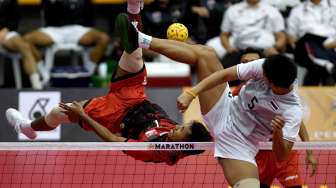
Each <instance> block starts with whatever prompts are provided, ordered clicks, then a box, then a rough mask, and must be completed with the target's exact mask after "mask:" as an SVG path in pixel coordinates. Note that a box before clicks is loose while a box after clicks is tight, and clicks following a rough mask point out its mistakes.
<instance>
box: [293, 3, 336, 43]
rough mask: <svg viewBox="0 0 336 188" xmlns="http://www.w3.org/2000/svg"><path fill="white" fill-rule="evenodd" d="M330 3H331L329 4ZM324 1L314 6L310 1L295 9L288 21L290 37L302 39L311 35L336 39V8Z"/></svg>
mask: <svg viewBox="0 0 336 188" xmlns="http://www.w3.org/2000/svg"><path fill="white" fill-rule="evenodd" d="M328 2H329V3H328ZM330 2H333V1H326V0H323V1H321V2H320V3H319V4H314V3H312V2H311V1H310V0H309V1H308V0H307V1H305V2H303V3H301V4H300V5H298V6H297V7H295V8H293V9H292V11H291V13H290V15H289V17H288V19H287V33H288V35H290V36H292V37H295V38H301V37H303V36H304V35H305V34H307V33H310V34H314V35H318V36H323V37H336V18H335V17H336V7H334V6H333V5H332V4H330Z"/></svg>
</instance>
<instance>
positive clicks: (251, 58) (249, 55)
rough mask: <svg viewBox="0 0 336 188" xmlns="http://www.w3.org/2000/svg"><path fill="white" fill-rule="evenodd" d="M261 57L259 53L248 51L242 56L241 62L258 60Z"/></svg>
mask: <svg viewBox="0 0 336 188" xmlns="http://www.w3.org/2000/svg"><path fill="white" fill-rule="evenodd" d="M259 58H260V56H259V54H258V53H247V54H244V55H243V56H242V58H241V60H240V62H242V63H247V62H250V61H254V60H257V59H259Z"/></svg>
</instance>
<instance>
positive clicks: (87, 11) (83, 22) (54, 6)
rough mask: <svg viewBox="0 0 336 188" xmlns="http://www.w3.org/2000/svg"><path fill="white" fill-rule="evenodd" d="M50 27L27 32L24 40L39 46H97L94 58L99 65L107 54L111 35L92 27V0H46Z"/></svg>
mask: <svg viewBox="0 0 336 188" xmlns="http://www.w3.org/2000/svg"><path fill="white" fill-rule="evenodd" d="M42 8H43V13H44V18H45V22H46V26H45V27H42V28H40V29H38V30H35V31H32V32H30V33H27V34H26V35H25V36H24V38H25V39H26V40H27V41H29V42H30V43H31V44H32V45H33V46H35V47H47V46H50V45H52V44H54V43H78V44H79V45H83V46H93V48H92V49H91V51H90V59H91V60H92V61H93V62H95V63H99V61H100V60H101V59H102V57H103V56H104V55H105V51H106V48H107V45H108V43H109V36H108V35H107V34H105V33H104V32H101V31H98V30H97V29H94V28H92V27H90V26H91V25H92V23H91V20H92V18H91V17H92V12H93V10H92V9H91V8H92V4H91V1H90V0H71V1H69V0H43V1H42Z"/></svg>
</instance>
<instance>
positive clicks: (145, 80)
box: [142, 76, 147, 86]
mask: <svg viewBox="0 0 336 188" xmlns="http://www.w3.org/2000/svg"><path fill="white" fill-rule="evenodd" d="M142 85H144V86H145V85H147V76H145V78H144V81H143V82H142Z"/></svg>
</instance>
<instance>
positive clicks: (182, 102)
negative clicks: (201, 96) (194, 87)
mask: <svg viewBox="0 0 336 188" xmlns="http://www.w3.org/2000/svg"><path fill="white" fill-rule="evenodd" d="M193 99H194V97H193V96H191V95H190V94H188V93H186V92H183V93H182V94H181V95H180V96H179V97H177V108H178V109H179V110H180V112H181V113H184V112H185V111H186V110H187V109H188V107H189V105H190V103H191V102H192V101H193Z"/></svg>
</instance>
